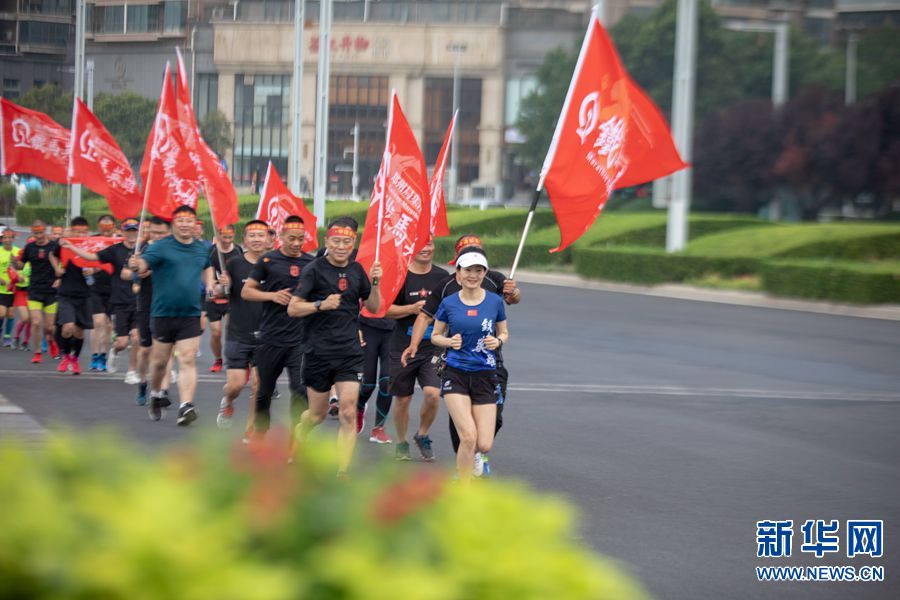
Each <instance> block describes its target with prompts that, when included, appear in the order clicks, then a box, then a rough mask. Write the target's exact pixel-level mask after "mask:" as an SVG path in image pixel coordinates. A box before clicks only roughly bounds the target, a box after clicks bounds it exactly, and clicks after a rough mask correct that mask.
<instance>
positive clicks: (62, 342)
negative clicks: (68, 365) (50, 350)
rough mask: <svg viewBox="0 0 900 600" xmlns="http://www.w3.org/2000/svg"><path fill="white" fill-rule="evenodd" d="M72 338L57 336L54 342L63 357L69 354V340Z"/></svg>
mask: <svg viewBox="0 0 900 600" xmlns="http://www.w3.org/2000/svg"><path fill="white" fill-rule="evenodd" d="M70 339H72V338H64V337H62V336H59V337H58V338H57V340H56V345H57V346H59V351H60V352H62V354H63V356H66V355H67V354H68V353H69V340H70Z"/></svg>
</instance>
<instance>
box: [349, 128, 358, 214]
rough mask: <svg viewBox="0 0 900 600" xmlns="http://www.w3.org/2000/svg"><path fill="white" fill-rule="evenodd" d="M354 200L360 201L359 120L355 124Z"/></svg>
mask: <svg viewBox="0 0 900 600" xmlns="http://www.w3.org/2000/svg"><path fill="white" fill-rule="evenodd" d="M350 182H351V184H352V185H353V200H355V201H356V202H359V121H357V122H356V123H354V125H353V177H352V178H351V179H350Z"/></svg>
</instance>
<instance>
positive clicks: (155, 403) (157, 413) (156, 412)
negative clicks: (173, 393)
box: [147, 395, 163, 421]
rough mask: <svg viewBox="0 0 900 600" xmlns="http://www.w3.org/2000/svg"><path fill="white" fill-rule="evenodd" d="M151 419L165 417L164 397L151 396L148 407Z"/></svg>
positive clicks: (155, 419)
mask: <svg viewBox="0 0 900 600" xmlns="http://www.w3.org/2000/svg"><path fill="white" fill-rule="evenodd" d="M147 414H149V415H150V420H151V421H159V420H160V419H162V418H163V407H162V398H159V397H157V396H153V395H151V396H150V408H148V409H147Z"/></svg>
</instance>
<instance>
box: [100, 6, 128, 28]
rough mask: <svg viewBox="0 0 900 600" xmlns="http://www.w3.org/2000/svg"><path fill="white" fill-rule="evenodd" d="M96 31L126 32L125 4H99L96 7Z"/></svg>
mask: <svg viewBox="0 0 900 600" xmlns="http://www.w3.org/2000/svg"><path fill="white" fill-rule="evenodd" d="M93 22H94V26H95V29H94V32H95V33H124V32H125V7H124V6H97V7H95V8H94V20H93Z"/></svg>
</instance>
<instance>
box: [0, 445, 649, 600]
mask: <svg viewBox="0 0 900 600" xmlns="http://www.w3.org/2000/svg"><path fill="white" fill-rule="evenodd" d="M286 447H287V439H286V435H284V436H277V435H275V432H273V433H270V435H269V436H268V439H267V441H266V442H265V443H263V444H258V445H254V446H253V447H250V448H248V447H245V446H243V445H241V444H237V447H233V448H232V449H231V450H230V451H229V449H228V448H226V447H224V442H221V441H218V442H215V443H210V444H206V445H203V446H200V447H188V446H182V447H181V448H180V449H179V450H178V454H177V456H176V455H174V454H170V455H162V456H160V455H158V454H156V453H147V452H145V451H143V452H142V451H138V450H135V449H132V448H130V447H129V445H128V444H127V443H126V442H124V441H121V440H113V439H106V438H98V437H97V436H93V437H90V438H88V439H85V440H83V441H74V440H72V439H66V438H53V439H51V440H49V442H48V443H47V445H45V446H41V447H39V448H36V449H30V451H26V450H25V449H23V448H21V447H16V446H9V447H6V448H0V493H2V497H3V507H4V508H3V509H4V512H5V513H6V514H7V515H10V516H13V518H10V519H6V520H5V521H4V526H3V527H2V528H0V590H3V595H4V596H5V597H11V598H13V597H14V598H111V599H126V598H138V597H139V598H146V599H155V598H160V599H168V598H223V599H235V600H237V599H240V600H244V599H247V600H252V599H256V598H259V599H272V600H275V599H280V598H292V599H295V598H296V599H303V598H315V599H321V600H329V599H337V598H341V599H347V600H353V599H357V598H358V599H363V598H404V597H415V598H426V599H428V598H434V599H445V598H524V599H529V598H534V599H542V598H573V599H577V598H591V599H599V600H602V599H614V598H616V599H617V598H629V599H635V600H639V599H642V598H645V597H646V595H645V593H644V591H643V590H642V589H641V588H640V587H639V586H638V585H637V584H636V583H634V582H633V581H632V580H630V579H629V578H628V577H626V576H625V575H623V574H622V573H620V572H618V571H617V570H616V568H614V567H613V566H612V565H611V564H610V563H609V562H607V561H605V560H602V559H600V558H599V557H596V556H594V555H593V554H592V553H591V552H590V551H589V550H588V549H587V548H585V547H584V546H583V545H581V544H579V543H578V542H576V541H575V540H574V539H573V536H572V534H573V524H574V523H575V522H576V520H575V519H574V515H573V512H572V509H571V508H570V507H569V506H568V505H567V504H566V503H564V502H563V501H562V500H558V499H552V498H547V497H544V496H538V495H536V494H535V493H533V492H531V491H528V490H526V489H525V488H524V487H523V486H521V485H516V484H514V483H511V482H493V481H489V482H476V484H474V485H472V486H468V487H466V486H459V485H453V484H451V483H450V482H449V481H448V478H447V476H446V474H444V473H442V472H441V471H439V470H436V469H433V468H428V467H422V468H419V469H415V470H412V471H410V470H409V469H401V468H399V467H398V466H397V465H396V464H395V463H394V462H393V461H389V462H386V463H382V464H372V465H367V467H366V469H365V471H360V473H359V474H358V475H357V474H356V473H354V476H353V478H352V479H351V480H349V481H344V480H338V479H336V478H335V477H334V472H335V462H334V450H333V448H334V446H333V442H332V443H330V444H327V446H326V445H318V444H315V443H310V444H309V445H308V447H307V446H305V447H304V455H303V456H302V457H301V458H299V459H298V461H297V463H296V464H294V465H288V464H286V460H285V459H286V457H287V452H286Z"/></svg>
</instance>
